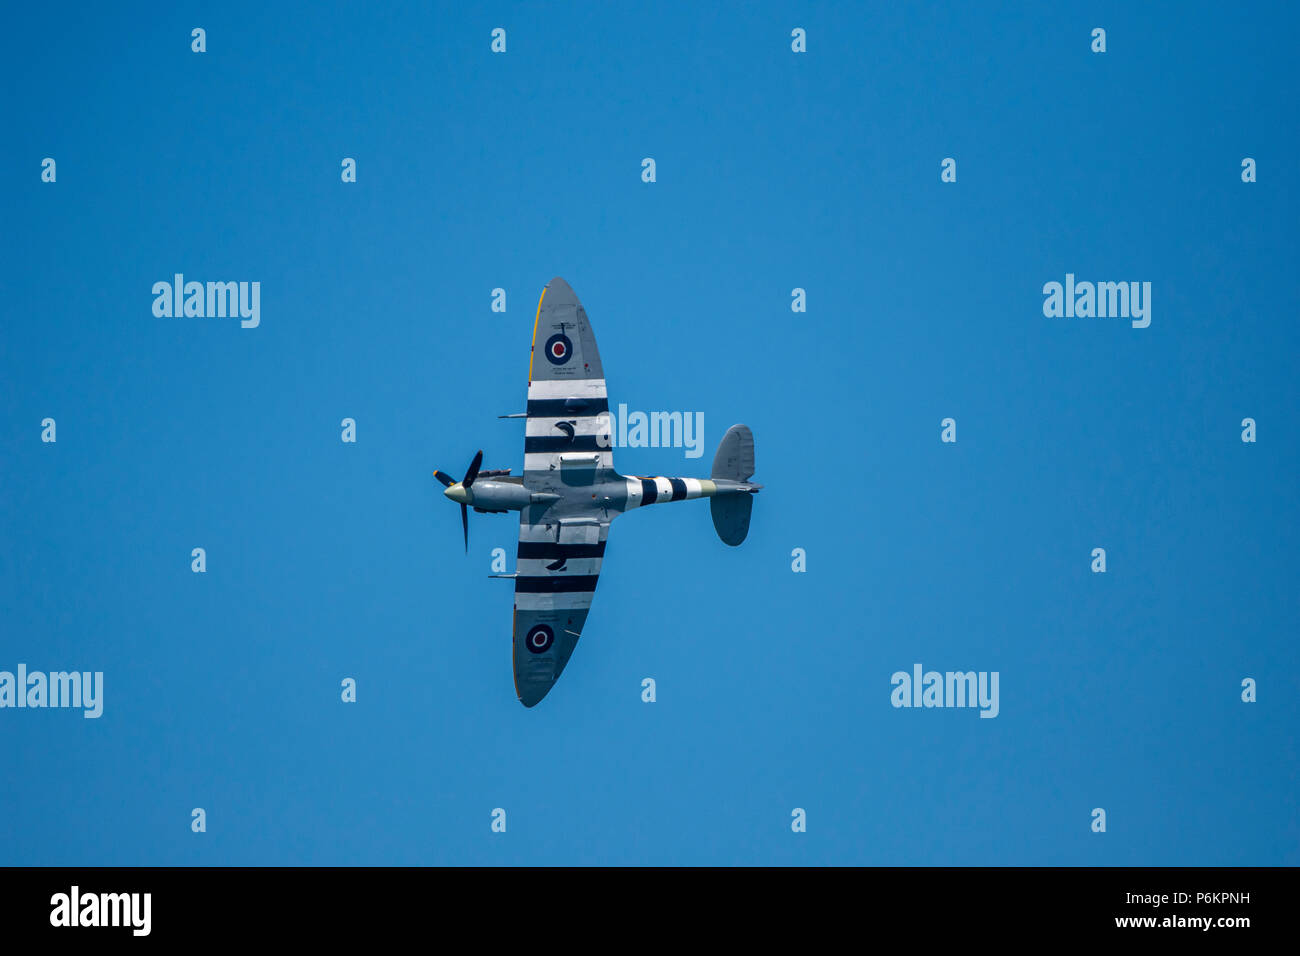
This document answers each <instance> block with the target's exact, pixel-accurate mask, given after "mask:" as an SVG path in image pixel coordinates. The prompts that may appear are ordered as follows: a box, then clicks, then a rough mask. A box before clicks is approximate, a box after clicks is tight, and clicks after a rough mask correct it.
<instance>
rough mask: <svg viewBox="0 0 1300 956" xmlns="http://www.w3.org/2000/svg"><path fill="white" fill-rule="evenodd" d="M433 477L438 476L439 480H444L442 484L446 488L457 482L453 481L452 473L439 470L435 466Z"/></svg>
mask: <svg viewBox="0 0 1300 956" xmlns="http://www.w3.org/2000/svg"><path fill="white" fill-rule="evenodd" d="M433 477H435V478H437V479H438V480H439V481H441V482H442V486H443V487H444V488H450V487H451V486H452V485H454V484H455V482H454V481H452V478H451V476H450V475H448V474H447V473H446V472H444V471H438V470H437V469H436V468H435V469H434V471H433Z"/></svg>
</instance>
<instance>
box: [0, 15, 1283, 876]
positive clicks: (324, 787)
mask: <svg viewBox="0 0 1300 956" xmlns="http://www.w3.org/2000/svg"><path fill="white" fill-rule="evenodd" d="M468 6H469V5H465V4H440V5H433V4H409V5H406V6H403V7H394V8H384V9H379V8H376V7H375V6H373V5H364V4H349V5H334V4H319V5H314V6H313V7H312V9H311V11H310V12H307V11H303V12H297V11H293V10H291V9H289V8H288V7H277V6H275V5H268V4H238V5H236V4H220V5H201V4H166V5H161V4H160V5H158V6H157V8H156V9H153V10H141V9H136V10H130V9H122V10H119V9H116V8H113V9H110V8H108V7H104V8H102V9H99V8H93V9H84V8H63V7H59V6H49V5H26V6H23V7H21V8H15V9H14V10H13V11H12V12H11V16H10V24H9V28H8V29H6V30H5V31H4V34H3V36H2V37H0V53H2V54H3V55H0V63H2V64H3V66H0V72H2V73H3V76H4V88H5V90H6V94H7V95H6V97H5V103H4V106H3V124H2V128H3V144H4V146H3V150H0V164H2V167H0V183H2V185H0V193H2V196H3V199H2V208H3V210H4V225H5V228H4V254H3V266H2V267H0V268H2V272H0V275H2V276H3V290H2V291H3V296H2V301H3V303H4V320H3V323H2V324H0V347H2V349H3V353H2V364H0V372H2V373H3V375H2V377H0V390H2V393H0V395H2V398H3V402H2V404H0V443H2V444H0V482H2V491H3V494H0V534H2V536H3V545H4V546H3V548H2V549H0V607H2V610H0V614H2V616H0V669H10V670H12V669H13V668H14V667H15V666H16V664H17V663H19V662H23V663H26V664H27V665H28V667H29V668H32V669H39V670H59V669H65V668H71V669H78V670H102V671H104V672H105V684H106V702H105V712H104V716H103V717H102V718H101V719H99V720H97V721H94V720H84V719H82V717H81V716H80V715H79V714H78V713H76V712H69V711H54V710H46V711H31V710H24V711H11V710H5V711H0V754H3V758H4V763H5V773H4V782H3V785H2V786H0V819H2V820H3V833H4V840H3V846H2V848H0V863H20V864H293V863H307V864H353V863H358V864H361V863H364V864H388V863H408V864H414V863H454V864H498V863H501V864H513V863H525V864H533V863H564V864H567V863H579V864H588V863H616V864H633V863H650V864H733V863H741V864H759V863H776V864H806V863H812V864H822V863H854V864H857V863H873V864H874V863H880V864H1084V865H1094V864H1096V865H1101V864H1120V865H1125V864H1189V865H1190V864H1297V863H1300V830H1298V828H1297V819H1296V816H1297V815H1296V793H1297V784H1298V781H1297V766H1298V762H1297V749H1296V731H1297V727H1300V705H1298V701H1300V685H1298V681H1297V675H1298V674H1300V654H1298V653H1297V649H1296V621H1297V612H1298V611H1300V607H1298V604H1300V599H1298V597H1297V594H1298V592H1300V588H1298V587H1297V584H1296V578H1297V570H1298V568H1297V517H1298V515H1297V505H1296V498H1295V493H1296V487H1297V482H1296V477H1297V471H1298V469H1297V465H1298V464H1300V456H1298V455H1297V440H1298V439H1297V428H1298V427H1300V423H1298V422H1297V415H1296V412H1297V408H1300V402H1298V401H1297V398H1298V397H1300V396H1298V395H1297V376H1296V357H1297V345H1298V344H1300V341H1298V335H1297V331H1296V315H1297V306H1298V305H1300V303H1298V301H1297V298H1298V296H1297V286H1296V261H1297V242H1296V235H1295V228H1296V223H1297V221H1300V216H1298V215H1297V213H1298V212H1300V209H1298V203H1297V193H1296V189H1297V186H1296V177H1295V172H1294V169H1293V166H1294V162H1295V157H1296V155H1297V154H1298V153H1300V144H1298V143H1297V133H1296V123H1295V103H1296V85H1297V84H1296V67H1295V62H1296V59H1295V50H1296V48H1297V42H1298V37H1297V33H1298V31H1297V14H1296V12H1295V8H1294V7H1289V6H1284V5H1281V4H1277V5H1260V4H1245V5H1242V4H1231V5H1230V4H1222V5H1212V4H1182V3H1180V4H1140V5H1139V4H1111V3H1086V4H1085V3H1073V4H1069V3H1051V4H1045V3H1038V2H1026V3H1021V4H988V5H985V7H986V8H985V9H979V8H977V7H978V5H976V4H965V3H963V4H948V5H942V6H940V5H935V4H915V3H907V4H871V5H868V4H849V3H846V4H841V5H837V6H830V5H821V4H805V3H790V4H785V3H746V4H743V5H739V4H738V5H736V9H734V10H732V11H731V12H726V13H723V12H717V11H713V10H706V9H701V8H700V5H697V4H664V3H645V4H639V5H634V4H597V3H591V4H582V5H568V4H548V5H542V4H521V5H519V6H511V5H505V4H493V5H491V6H488V7H486V8H484V9H480V10H469V9H466V8H467V7H468ZM195 26H202V27H204V28H206V30H207V44H208V52H207V53H206V54H203V55H196V54H194V53H191V52H190V30H191V28H192V27H195ZM497 26H501V27H505V28H506V29H507V31H508V52H507V53H506V55H504V56H495V55H493V54H491V53H490V52H489V42H490V37H489V33H490V31H491V29H492V28H493V27H497ZM796 26H800V27H803V28H805V29H806V30H807V34H808V48H809V49H808V53H807V54H805V55H795V54H793V53H792V52H791V51H790V31H791V29H792V28H794V27H796ZM1096 26H1101V27H1104V28H1106V30H1107V31H1108V52H1106V53H1105V55H1094V54H1093V53H1091V52H1090V49H1089V46H1090V31H1091V29H1092V28H1093V27H1096ZM46 156H50V157H54V158H55V159H56V160H57V163H58V181H57V183H55V184H53V185H49V184H43V183H41V182H40V162H41V159H42V158H43V157H46ZM344 156H351V157H355V158H356V160H357V163H358V173H359V181H358V182H357V183H356V184H355V185H344V184H343V183H341V182H340V178H339V172H340V161H341V159H342V158H343V157H344ZM646 156H651V157H654V158H655V159H656V161H657V164H658V182H656V183H654V184H653V185H647V184H644V183H642V182H641V178H640V173H641V160H642V158H643V157H646ZM946 156H952V157H955V158H956V159H957V161H958V182H957V183H956V184H951V185H948V184H942V183H941V182H940V178H939V174H940V161H941V160H942V159H943V158H944V157H946ZM1245 156H1250V157H1254V158H1255V159H1256V160H1257V161H1258V169H1259V182H1258V183H1256V184H1253V185H1247V184H1243V183H1242V182H1241V179H1240V163H1241V160H1242V158H1243V157H1245ZM175 272H183V273H185V275H186V276H187V277H189V278H192V279H198V280H258V281H260V282H261V283H262V320H261V327H260V328H258V329H255V330H241V329H240V328H239V327H238V325H237V324H236V323H235V322H233V321H231V320H224V321H223V320H211V321H209V320H203V319H158V318H155V317H154V316H153V314H152V311H151V306H152V301H153V297H152V295H151V293H150V287H151V286H152V284H153V283H154V282H156V281H159V280H164V279H170V278H171V276H172V274H173V273H175ZM1066 272H1074V273H1076V274H1077V275H1078V276H1079V277H1080V278H1081V279H1085V278H1086V279H1094V280H1139V281H1150V282H1151V283H1152V284H1153V312H1152V316H1153V319H1152V322H1151V326H1150V328H1148V329H1145V330H1137V329H1133V328H1131V327H1130V326H1129V325H1128V323H1127V322H1124V321H1122V320H1103V319H1079V320H1066V319H1048V318H1045V317H1044V316H1043V314H1042V300H1043V297H1042V293H1041V291H1040V290H1041V288H1042V285H1043V283H1045V282H1048V281H1051V280H1057V281H1061V280H1062V279H1063V278H1064V275H1065V273H1066ZM555 275H561V276H564V277H565V278H566V279H568V280H569V281H570V282H571V283H572V284H573V286H574V288H575V290H576V291H577V293H578V295H579V296H580V297H581V299H582V301H583V303H584V304H585V306H586V308H587V311H588V314H589V316H590V317H591V320H592V322H593V325H594V328H595V331H596V335H597V337H598V340H599V343H600V348H601V353H602V356H603V358H604V362H605V367H606V371H607V374H608V380H609V388H610V396H611V401H612V402H613V403H615V404H617V403H618V402H625V403H627V404H628V405H629V406H630V407H631V408H634V409H643V410H654V409H664V410H673V409H676V410H689V411H696V410H698V411H702V412H703V413H704V415H705V424H706V444H707V450H706V453H705V455H704V457H703V458H701V459H699V460H693V461H691V460H686V459H685V458H684V456H683V454H682V451H681V450H674V449H666V450H665V449H627V450H622V451H620V452H619V453H618V454H617V455H616V459H615V460H616V465H618V466H619V467H620V468H621V470H623V471H624V472H627V473H661V474H662V473H668V474H685V475H691V474H698V475H703V474H707V472H708V466H709V461H710V459H711V456H712V450H713V447H714V446H715V445H716V443H717V441H718V439H719V438H720V437H721V435H722V432H723V431H724V429H725V428H726V427H727V426H729V425H730V424H732V423H733V422H736V421H744V422H746V423H748V424H749V425H750V426H751V427H752V428H753V430H754V433H755V436H756V439H757V450H758V473H757V475H756V480H758V481H761V482H763V483H765V485H766V487H765V489H764V491H763V492H762V494H761V495H760V496H759V498H758V499H757V501H756V507H755V512H754V521H753V528H752V531H751V534H750V537H749V540H748V541H747V542H746V543H745V544H744V546H743V547H741V548H739V549H729V548H727V547H725V546H724V545H722V544H721V543H720V542H719V541H718V540H717V538H716V536H715V534H714V532H713V529H712V527H711V524H710V521H709V515H708V508H707V506H705V505H703V504H698V503H697V504H681V505H674V506H669V507H663V508H657V509H654V510H651V511H647V512H645V513H636V514H632V515H629V516H625V517H622V518H620V519H618V521H617V522H616V523H615V525H614V527H613V530H612V534H611V541H610V546H609V551H608V554H607V560H606V564H605V570H604V573H603V575H602V577H601V583H600V588H599V590H598V592H597V595H596V601H595V604H594V607H593V612H592V615H591V618H590V620H589V622H588V625H587V628H586V632H585V634H584V637H583V640H582V642H581V644H580V646H579V649H578V651H577V653H576V654H575V656H574V658H573V661H572V663H571V664H570V666H569V668H568V670H567V671H566V672H565V674H564V677H563V679H562V680H561V681H560V682H559V684H558V685H557V687H556V689H555V691H554V692H553V693H552V694H551V695H550V697H549V698H547V699H546V700H545V701H544V702H543V703H542V704H541V705H540V706H539V707H537V708H536V709H534V710H525V709H524V708H523V707H521V706H520V705H519V703H518V702H517V701H516V699H515V695H514V690H513V685H512V681H511V672H510V617H511V615H510V608H511V586H510V584H509V582H502V581H491V580H488V579H487V577H486V575H487V572H488V571H489V561H490V558H489V555H490V552H491V549H492V548H493V547H497V546H500V547H504V548H506V549H507V551H508V553H509V554H510V556H511V557H510V560H511V563H512V564H513V555H514V542H515V540H516V532H517V528H516V520H515V518H514V516H513V515H511V516H481V515H472V516H471V518H472V525H471V529H470V530H471V542H470V543H471V551H470V554H469V556H468V557H467V556H466V555H464V554H463V553H462V547H461V541H460V528H459V519H458V515H457V509H456V507H455V506H454V505H453V504H451V503H450V502H448V501H446V500H444V499H443V498H442V497H441V496H440V494H439V492H440V490H441V489H440V487H439V486H437V484H436V483H435V482H434V481H433V479H432V478H431V477H430V473H431V471H432V470H433V469H434V467H441V468H443V469H446V470H448V471H451V472H453V473H455V474H460V473H461V472H462V471H463V470H464V467H465V465H466V464H467V463H468V461H469V459H470V457H471V456H472V455H473V453H474V451H475V450H476V449H478V448H479V447H482V448H483V449H484V450H485V459H486V460H485V466H494V467H513V468H515V469H516V471H517V470H518V469H519V468H520V466H521V464H522V426H521V425H520V424H519V423H517V422H508V421H498V420H497V418H496V416H497V415H498V414H505V413H508V412H517V411H522V409H523V402H524V397H525V387H526V378H527V366H528V347H529V341H530V335H531V327H532V321H533V311H534V309H535V306H536V301H537V296H538V294H539V292H540V291H541V288H542V286H543V285H544V284H545V283H546V282H547V281H548V280H549V279H550V278H551V277H552V276H555ZM498 286H499V287H503V288H505V289H506V290H507V295H508V299H507V305H508V311H507V312H506V313H505V314H504V315H501V314H494V313H492V312H491V311H490V303H491V299H490V293H491V290H492V289H493V288H495V287H498ZM796 286H799V287H803V288H805V289H807V295H808V311H807V313H806V314H803V315H796V314H793V313H792V312H791V310H790V292H791V289H793V288H794V287H796ZM46 416H50V417H53V418H55V419H56V420H57V423H58V441H57V444H53V445H50V444H42V442H41V441H40V422H41V419H42V418H44V417H46ZM947 416H952V417H954V418H955V419H956V420H957V422H958V442H957V444H955V445H945V444H941V442H940V440H939V432H940V428H939V423H940V420H941V419H943V418H944V417H947ZM1247 416H1250V417H1253V418H1255V419H1256V420H1257V421H1258V429H1259V441H1258V443H1256V444H1253V445H1248V444H1243V443H1242V441H1241V440H1240V432H1241V427H1240V424H1239V423H1240V421H1241V419H1242V418H1244V417H1247ZM344 417H353V418H355V419H356V421H357V423H358V438H359V440H358V442H357V443H356V444H355V445H345V444H343V443H342V442H341V441H340V439H339V433H340V428H339V422H340V420H341V419H343V418H344ZM194 547H204V548H206V549H207V555H208V571H207V573H206V574H204V575H197V574H193V573H191V571H190V550H191V549H192V548H194ZM796 547H799V548H804V549H806V551H807V556H808V557H807V562H808V564H807V567H808V570H807V573H804V574H795V573H792V571H791V550H792V549H793V548H796ZM1094 547H1104V548H1106V550H1107V554H1108V567H1109V570H1108V572H1107V573H1106V574H1105V575H1095V574H1092V573H1091V572H1090V571H1089V563H1090V552H1091V550H1092V549H1093V548H1094ZM916 662H920V663H922V664H923V665H925V667H926V668H927V669H928V668H935V669H938V670H954V669H963V670H964V669H972V670H984V671H993V670H996V671H998V672H999V673H1000V675H1001V714H1000V716H999V717H997V718H996V719H994V720H987V719H984V720H981V719H979V718H978V717H977V713H976V711H974V710H896V709H894V708H892V707H891V706H890V690H891V686H890V675H891V674H892V673H893V672H894V671H896V670H910V668H911V666H912V665H913V664H914V663H916ZM349 676H350V677H354V678H356V680H357V681H358V685H359V700H358V702H357V703H356V704H355V705H345V704H343V703H342V702H341V701H340V699H339V695H340V687H339V685H340V681H341V680H342V679H343V678H344V677H349ZM644 677H653V678H655V679H656V680H657V682H658V702H657V703H654V704H645V703H642V701H641V697H640V691H641V680H642V678H644ZM1244 677H1253V678H1255V679H1256V680H1257V681H1258V683H1259V691H1258V694H1259V701H1258V703H1255V704H1245V703H1242V702H1241V700H1240V699H1239V695H1240V685H1241V681H1242V679H1243V678H1244ZM194 807H203V808H205V809H206V811H207V814H208V832H207V833H205V834H202V835H197V834H194V833H191V831H190V811H191V809H192V808H194ZM495 807H503V808H505V809H506V810H507V813H508V830H507V833H506V834H505V835H500V834H493V833H491V832H490V829H489V824H490V813H491V811H492V809H493V808H495ZM795 807H802V808H804V809H806V811H807V816H808V832H807V833H805V834H802V835H796V834H794V833H792V832H791V829H790V813H791V810H792V809H793V808H795ZM1094 807H1104V808H1105V809H1106V810H1107V812H1108V814H1109V819H1108V824H1109V826H1108V832H1107V833H1105V834H1104V835H1098V834H1094V833H1092V832H1091V830H1090V826H1089V825H1090V822H1091V817H1090V812H1091V810H1092V808H1094Z"/></svg>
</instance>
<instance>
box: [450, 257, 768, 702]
mask: <svg viewBox="0 0 1300 956" xmlns="http://www.w3.org/2000/svg"><path fill="white" fill-rule="evenodd" d="M501 417H502V418H524V419H525V420H526V421H525V426H524V427H525V432H524V473H523V475H522V476H512V475H511V474H510V470H509V469H504V470H492V471H481V470H480V469H479V466H480V465H481V464H482V463H483V452H482V451H479V453H478V454H476V455H475V456H474V460H473V461H472V462H470V466H469V469H468V470H467V471H466V472H465V477H464V478H462V479H461V480H460V481H455V480H453V479H452V478H451V477H450V476H449V475H446V474H444V473H443V472H441V471H435V472H434V473H433V475H434V477H435V478H437V479H438V480H439V481H440V482H442V484H443V485H444V486H445V488H444V490H443V494H444V495H446V496H447V497H448V498H450V499H451V500H452V501H455V502H458V503H459V504H460V510H461V525H462V527H463V529H464V533H465V550H466V551H467V552H468V551H469V510H468V509H469V508H473V509H474V510H475V511H478V512H491V513H500V512H507V511H518V512H519V550H518V552H517V554H518V557H517V561H516V565H515V572H514V573H513V574H508V575H494V576H495V577H509V578H513V579H514V582H515V613H514V671H515V693H516V694H517V695H518V697H519V700H520V702H521V703H523V705H524V706H525V707H532V706H534V705H535V704H536V703H537V702H538V701H540V700H541V699H542V698H543V697H545V696H546V695H547V693H549V692H550V689H551V688H552V687H553V686H555V682H556V681H557V680H559V679H560V674H562V673H563V672H564V667H565V665H566V664H568V662H569V657H570V656H571V655H572V654H573V649H574V647H575V646H576V645H577V643H578V638H579V637H580V636H581V634H582V628H583V625H584V624H585V623H586V621H587V614H588V612H589V611H590V609H591V598H592V595H593V594H594V593H595V590H596V580H597V578H598V577H599V576H600V565H601V560H602V559H603V557H604V554H605V541H606V539H607V537H608V536H609V525H610V522H611V521H613V519H614V518H616V517H617V516H618V515H620V514H623V513H624V512H626V511H631V510H632V509H633V508H643V507H645V506H646V505H652V504H656V503H659V502H667V501H690V500H691V499H693V498H708V499H709V507H710V508H711V510H712V513H713V526H714V528H715V529H716V530H717V532H718V536H719V537H720V538H721V539H722V540H723V541H724V542H726V543H727V544H729V545H738V544H740V543H741V542H742V541H744V540H745V536H746V535H747V534H748V533H749V516H750V511H751V509H752V508H753V498H752V497H751V496H752V495H754V494H755V493H757V491H758V490H759V489H760V488H761V487H762V485H757V484H754V483H752V482H750V481H749V478H750V476H752V475H753V474H754V436H753V435H752V434H751V433H750V430H749V428H748V427H747V426H745V425H733V426H731V428H729V429H728V430H727V433H726V434H725V435H723V436H722V441H721V443H719V445H718V451H717V454H716V455H715V456H714V458H713V469H712V474H711V475H710V476H709V477H708V478H659V477H656V478H641V477H624V476H623V475H620V474H619V473H618V472H616V471H615V470H614V459H613V451H612V448H611V438H610V420H609V402H608V400H607V397H606V394H605V372H604V370H603V369H602V367H601V363H600V353H599V352H598V351H597V350H596V337H595V335H593V334H592V331H591V323H590V322H588V321H587V313H586V311H585V310H584V309H583V308H582V303H580V302H579V301H578V297H577V296H576V295H574V293H573V289H571V288H570V287H569V284H568V283H567V282H565V281H564V280H563V279H559V278H556V279H552V280H551V281H550V282H549V283H548V284H547V286H546V288H545V289H543V290H542V297H541V299H539V300H538V303H537V318H536V320H535V321H534V324H533V346H532V353H531V356H530V358H529V365H528V409H527V411H526V412H524V413H523V414H516V415H503V416H501Z"/></svg>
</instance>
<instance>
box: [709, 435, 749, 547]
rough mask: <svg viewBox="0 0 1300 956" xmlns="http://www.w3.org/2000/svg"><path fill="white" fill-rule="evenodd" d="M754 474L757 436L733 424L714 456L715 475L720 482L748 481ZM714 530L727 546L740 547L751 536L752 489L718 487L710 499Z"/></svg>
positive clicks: (714, 477)
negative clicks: (755, 440) (755, 438)
mask: <svg viewBox="0 0 1300 956" xmlns="http://www.w3.org/2000/svg"><path fill="white" fill-rule="evenodd" d="M753 474H754V434H753V432H751V431H750V430H749V426H747V425H732V426H731V427H730V428H728V429H727V433H726V434H725V435H723V436H722V441H720V442H719V443H718V451H717V454H715V455H714V456H713V474H712V477H713V479H714V480H715V481H719V482H746V481H748V480H749V478H750V477H751V476H752V475H753ZM709 510H710V511H711V512H712V514H713V528H714V530H715V531H717V532H718V537H719V538H721V539H722V541H723V543H724V544H729V545H731V546H732V547H735V546H736V545H738V544H740V543H741V542H742V541H744V540H745V538H746V536H747V535H748V534H749V516H750V513H751V512H752V511H753V510H754V497H753V493H752V491H751V489H749V488H745V489H743V490H742V489H738V488H737V489H730V488H723V487H719V488H718V493H717V494H715V495H714V496H713V497H712V498H710V499H709Z"/></svg>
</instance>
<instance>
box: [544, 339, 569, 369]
mask: <svg viewBox="0 0 1300 956" xmlns="http://www.w3.org/2000/svg"><path fill="white" fill-rule="evenodd" d="M572 355H573V343H572V342H570V341H569V337H568V336H567V335H565V334H564V333H563V332H557V333H555V334H554V335H552V336H551V337H550V338H549V339H547V340H546V357H547V358H548V359H550V362H551V364H552V365H563V364H564V363H565V362H567V361H569V359H570V357H572Z"/></svg>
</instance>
